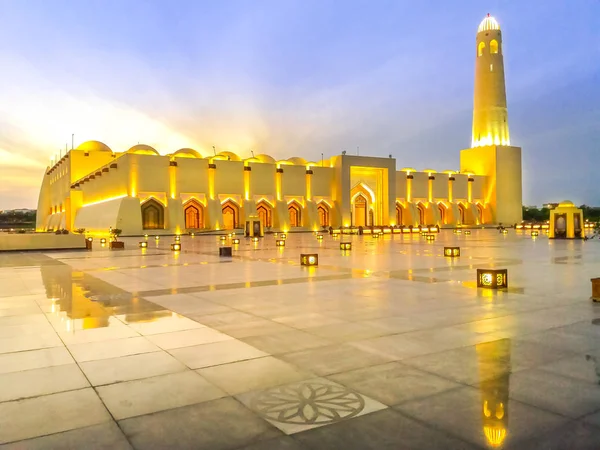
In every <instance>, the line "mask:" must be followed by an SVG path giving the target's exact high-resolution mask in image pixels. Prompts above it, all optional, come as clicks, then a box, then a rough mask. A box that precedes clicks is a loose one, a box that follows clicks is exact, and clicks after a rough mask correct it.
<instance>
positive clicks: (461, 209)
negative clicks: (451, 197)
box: [458, 203, 467, 225]
mask: <svg viewBox="0 0 600 450" xmlns="http://www.w3.org/2000/svg"><path fill="white" fill-rule="evenodd" d="M458 217H459V219H460V222H459V223H460V224H461V225H463V224H464V223H465V219H466V217H467V208H465V205H463V204H462V203H459V204H458Z"/></svg>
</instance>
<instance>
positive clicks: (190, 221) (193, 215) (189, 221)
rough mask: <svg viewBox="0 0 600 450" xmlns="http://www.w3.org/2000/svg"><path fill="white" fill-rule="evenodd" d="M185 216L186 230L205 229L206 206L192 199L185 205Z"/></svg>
mask: <svg viewBox="0 0 600 450" xmlns="http://www.w3.org/2000/svg"><path fill="white" fill-rule="evenodd" d="M183 214H184V216H185V228H187V229H188V230H195V229H199V228H204V206H202V204H201V203H200V202H199V201H198V200H196V199H191V200H189V201H187V202H186V203H185V204H184V205H183Z"/></svg>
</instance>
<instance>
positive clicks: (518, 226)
mask: <svg viewBox="0 0 600 450" xmlns="http://www.w3.org/2000/svg"><path fill="white" fill-rule="evenodd" d="M515 228H516V229H517V230H522V229H523V225H517V226H516V227H515Z"/></svg>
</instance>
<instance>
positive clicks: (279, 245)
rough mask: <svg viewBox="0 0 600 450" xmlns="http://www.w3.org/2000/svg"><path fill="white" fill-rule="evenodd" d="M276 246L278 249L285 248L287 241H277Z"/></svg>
mask: <svg viewBox="0 0 600 450" xmlns="http://www.w3.org/2000/svg"><path fill="white" fill-rule="evenodd" d="M275 245H277V247H285V240H284V239H277V240H276V241H275Z"/></svg>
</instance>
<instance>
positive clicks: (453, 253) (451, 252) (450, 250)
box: [444, 247, 460, 258]
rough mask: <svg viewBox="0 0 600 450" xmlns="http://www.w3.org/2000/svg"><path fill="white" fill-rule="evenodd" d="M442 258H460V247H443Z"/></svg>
mask: <svg viewBox="0 0 600 450" xmlns="http://www.w3.org/2000/svg"><path fill="white" fill-rule="evenodd" d="M444 256H447V257H449V258H455V257H457V256H460V247H444Z"/></svg>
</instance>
